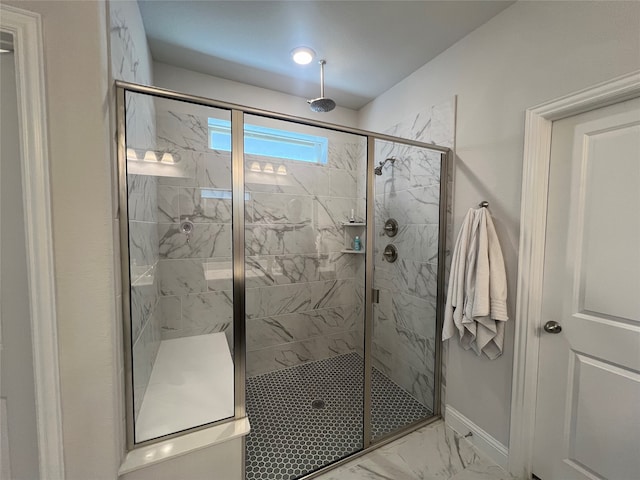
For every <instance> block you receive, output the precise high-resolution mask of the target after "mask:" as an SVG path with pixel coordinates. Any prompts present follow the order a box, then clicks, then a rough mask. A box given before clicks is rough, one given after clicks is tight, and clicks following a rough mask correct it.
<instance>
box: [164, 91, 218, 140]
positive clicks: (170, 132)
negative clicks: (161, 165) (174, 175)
mask: <svg viewBox="0 0 640 480" xmlns="http://www.w3.org/2000/svg"><path fill="white" fill-rule="evenodd" d="M176 103H177V102H176V101H172V100H166V99H156V135H157V145H158V148H159V149H161V150H164V151H169V152H177V151H179V150H195V151H198V152H204V151H207V149H208V148H209V144H208V141H209V125H208V120H207V119H208V114H207V112H206V111H202V112H199V113H195V111H197V110H198V109H197V108H196V107H194V113H182V112H180V113H179V112H176V111H173V110H175V105H176ZM199 110H204V109H199Z"/></svg>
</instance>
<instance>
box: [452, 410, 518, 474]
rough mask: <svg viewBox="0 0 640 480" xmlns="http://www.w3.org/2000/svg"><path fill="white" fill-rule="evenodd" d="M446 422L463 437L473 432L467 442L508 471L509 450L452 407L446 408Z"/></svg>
mask: <svg viewBox="0 0 640 480" xmlns="http://www.w3.org/2000/svg"><path fill="white" fill-rule="evenodd" d="M444 422H445V423H446V424H447V426H449V427H450V428H451V429H452V430H453V431H455V432H456V433H458V434H460V435H461V436H465V435H467V434H468V433H469V432H471V433H472V434H473V435H471V436H469V437H467V440H468V441H469V442H470V443H471V444H472V445H473V446H474V447H475V448H476V449H477V450H478V451H479V452H480V453H482V454H484V455H485V456H487V457H488V458H489V459H490V460H491V461H493V462H494V463H496V464H497V465H500V466H501V467H502V468H503V469H505V470H508V468H509V449H507V447H505V446H504V445H503V444H502V443H500V442H499V441H498V440H496V439H495V438H493V437H492V436H491V435H489V434H488V433H487V432H485V431H484V430H483V429H482V428H480V427H479V426H478V425H476V424H475V423H473V422H472V421H471V420H469V419H468V418H467V417H465V416H464V415H462V414H461V413H460V412H459V411H457V410H456V409H455V408H453V407H452V406H451V405H446V406H445V413H444Z"/></svg>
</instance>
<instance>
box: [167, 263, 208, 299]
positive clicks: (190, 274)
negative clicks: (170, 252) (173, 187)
mask: <svg viewBox="0 0 640 480" xmlns="http://www.w3.org/2000/svg"><path fill="white" fill-rule="evenodd" d="M158 267H159V268H158V269H159V273H160V294H161V295H182V294H185V293H201V292H205V291H207V281H206V279H205V275H204V273H205V270H204V262H203V260H199V259H191V258H186V259H176V260H160V261H159V262H158Z"/></svg>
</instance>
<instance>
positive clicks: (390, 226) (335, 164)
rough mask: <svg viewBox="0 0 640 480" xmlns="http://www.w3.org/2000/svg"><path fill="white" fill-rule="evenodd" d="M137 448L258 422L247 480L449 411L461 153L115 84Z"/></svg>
mask: <svg viewBox="0 0 640 480" xmlns="http://www.w3.org/2000/svg"><path fill="white" fill-rule="evenodd" d="M117 102H118V105H117V123H118V156H119V181H120V227H121V256H122V271H123V292H124V294H123V297H124V298H123V316H124V332H125V363H126V364H125V374H126V390H127V402H128V405H127V425H128V442H129V448H130V449H133V448H137V447H139V446H143V445H147V444H149V443H153V442H157V441H159V440H163V439H166V438H170V437H172V436H176V435H180V434H181V433H183V432H185V431H192V430H195V429H200V428H206V427H208V426H211V425H212V424H216V423H222V422H226V421H230V420H232V419H237V418H242V417H244V416H245V415H248V417H249V421H250V423H251V433H250V434H249V435H248V437H247V438H246V478H247V479H260V480H262V479H293V478H302V477H304V476H308V475H312V474H313V472H315V471H317V470H318V469H321V468H323V467H326V466H328V465H334V464H336V463H339V462H341V461H342V460H343V459H345V458H347V457H349V456H350V455H353V454H357V453H359V452H362V451H365V450H366V449H368V448H372V447H373V446H376V445H379V444H381V443H384V442H385V441H388V440H390V439H392V438H394V437H396V436H398V435H399V434H402V433H404V432H406V431H408V430H410V429H412V428H417V427H418V426H420V425H423V424H424V423H425V422H427V421H429V420H430V419H433V418H436V417H437V416H438V415H439V413H440V408H439V403H440V402H439V391H440V388H439V385H440V378H439V364H440V348H439V342H438V341H437V339H438V336H439V328H440V315H441V311H442V307H443V302H442V297H443V269H444V261H443V259H444V245H445V237H444V235H445V228H444V225H446V218H445V215H446V208H445V202H444V200H443V199H444V198H446V197H445V195H446V192H445V187H446V182H445V181H443V179H445V178H446V175H447V163H448V154H449V150H448V149H447V148H443V147H438V146H435V145H429V144H423V143H420V142H415V141H411V140H405V139H400V138H395V137H390V136H386V135H380V134H374V133H371V132H366V131H360V130H356V129H350V128H343V127H338V126H335V125H330V124H324V123H319V122H312V121H308V120H304V119H300V118H294V117H289V116H286V115H280V114H275V113H271V112H265V111H260V110H256V109H252V108H246V107H240V106H237V105H231V104H227V103H224V102H218V101H214V100H210V99H205V98H200V97H193V96H190V95H185V94H180V93H176V92H170V91H167V90H162V89H157V88H153V87H145V86H140V85H133V84H128V83H120V82H119V83H118V84H117Z"/></svg>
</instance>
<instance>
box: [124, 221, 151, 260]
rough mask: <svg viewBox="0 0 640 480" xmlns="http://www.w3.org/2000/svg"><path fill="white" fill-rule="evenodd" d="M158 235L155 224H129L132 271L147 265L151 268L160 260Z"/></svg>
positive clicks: (136, 222) (133, 222)
mask: <svg viewBox="0 0 640 480" xmlns="http://www.w3.org/2000/svg"><path fill="white" fill-rule="evenodd" d="M157 245H158V233H157V228H156V223H154V222H138V221H130V222H129V257H130V259H131V265H132V270H135V269H136V268H135V267H142V266H145V265H147V266H148V267H149V268H150V267H151V266H152V265H154V264H155V262H156V261H157V259H158V247H157Z"/></svg>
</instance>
